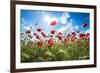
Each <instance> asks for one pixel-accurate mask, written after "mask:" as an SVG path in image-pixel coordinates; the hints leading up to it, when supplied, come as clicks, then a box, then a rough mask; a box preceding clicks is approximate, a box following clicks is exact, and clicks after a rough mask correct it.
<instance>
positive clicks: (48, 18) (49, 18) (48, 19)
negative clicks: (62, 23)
mask: <svg viewBox="0 0 100 73" xmlns="http://www.w3.org/2000/svg"><path fill="white" fill-rule="evenodd" d="M44 20H45V21H46V22H47V23H48V24H50V23H51V22H52V21H56V22H58V19H57V18H56V17H50V16H48V15H45V16H44Z"/></svg>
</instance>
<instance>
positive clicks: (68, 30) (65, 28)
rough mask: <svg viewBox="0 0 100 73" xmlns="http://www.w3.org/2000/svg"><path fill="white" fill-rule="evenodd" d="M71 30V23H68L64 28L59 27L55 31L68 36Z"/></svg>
mask: <svg viewBox="0 0 100 73" xmlns="http://www.w3.org/2000/svg"><path fill="white" fill-rule="evenodd" d="M73 30H74V27H73V25H72V22H68V23H67V24H66V25H65V26H62V27H60V28H59V29H58V30H57V31H58V32H61V33H66V34H68V33H69V32H71V31H73Z"/></svg>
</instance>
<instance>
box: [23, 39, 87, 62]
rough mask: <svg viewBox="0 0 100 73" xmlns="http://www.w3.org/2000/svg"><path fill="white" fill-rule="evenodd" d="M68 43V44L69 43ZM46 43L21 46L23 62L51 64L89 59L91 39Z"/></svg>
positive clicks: (30, 43)
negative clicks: (52, 62)
mask: <svg viewBox="0 0 100 73" xmlns="http://www.w3.org/2000/svg"><path fill="white" fill-rule="evenodd" d="M67 42H68V43H67ZM67 42H64V41H61V42H60V44H57V43H55V42H53V43H52V44H51V45H47V44H46V43H45V42H42V41H41V42H37V43H32V42H29V43H28V45H24V44H21V62H23V63H26V62H49V61H69V60H86V59H89V39H86V38H81V39H80V40H78V41H71V40H68V41H67Z"/></svg>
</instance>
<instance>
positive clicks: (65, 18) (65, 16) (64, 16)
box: [60, 12, 70, 24]
mask: <svg viewBox="0 0 100 73" xmlns="http://www.w3.org/2000/svg"><path fill="white" fill-rule="evenodd" d="M68 18H70V15H69V13H68V12H65V13H63V14H62V16H61V17H60V23H61V24H66V23H67V22H68Z"/></svg>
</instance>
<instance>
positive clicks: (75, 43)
mask: <svg viewBox="0 0 100 73" xmlns="http://www.w3.org/2000/svg"><path fill="white" fill-rule="evenodd" d="M89 28H90V27H89V14H88V13H75V12H52V11H51V12H50V11H32V10H22V11H21V33H20V49H21V62H23V63H26V62H50V61H72V60H87V59H89V58H90V56H89V55H90V53H89V51H90V48H89V47H90V45H89V43H90V32H89Z"/></svg>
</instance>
